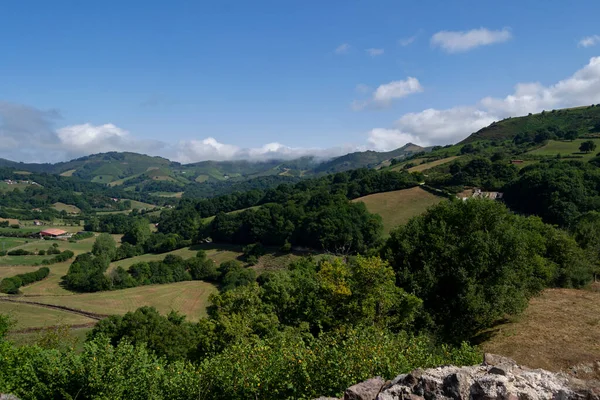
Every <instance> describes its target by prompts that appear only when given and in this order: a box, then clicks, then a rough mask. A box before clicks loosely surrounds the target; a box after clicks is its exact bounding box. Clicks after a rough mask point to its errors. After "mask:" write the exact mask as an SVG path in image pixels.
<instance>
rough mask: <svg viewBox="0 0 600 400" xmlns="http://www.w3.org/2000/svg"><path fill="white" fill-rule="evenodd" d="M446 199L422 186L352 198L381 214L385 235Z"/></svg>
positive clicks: (371, 210) (374, 212) (370, 210)
mask: <svg viewBox="0 0 600 400" xmlns="http://www.w3.org/2000/svg"><path fill="white" fill-rule="evenodd" d="M442 200H444V197H439V196H436V195H434V194H431V193H429V192H427V191H425V190H423V189H421V188H420V187H414V188H410V189H403V190H395V191H393V192H385V193H376V194H371V195H368V196H364V197H359V198H357V199H354V200H352V201H353V202H359V201H361V202H363V203H365V205H366V206H367V210H369V212H371V213H373V214H379V215H381V218H382V219H383V232H384V235H386V236H387V235H389V233H390V231H391V230H392V229H393V228H395V227H397V226H398V225H404V224H405V223H407V222H408V220H409V219H411V218H412V217H414V216H416V215H419V214H422V213H424V212H425V211H426V210H427V209H428V208H429V207H431V206H433V205H435V204H438V203H439V202H441V201H442Z"/></svg>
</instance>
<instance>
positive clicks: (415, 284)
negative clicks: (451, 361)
mask: <svg viewBox="0 0 600 400" xmlns="http://www.w3.org/2000/svg"><path fill="white" fill-rule="evenodd" d="M381 253H382V256H383V257H384V258H385V259H386V260H388V261H389V262H390V264H391V266H392V267H393V268H394V270H395V272H396V276H397V283H398V285H399V286H400V287H402V288H404V289H405V290H406V291H408V292H410V293H413V294H414V295H416V296H417V297H419V298H420V299H422V300H423V310H424V317H425V318H424V319H423V321H422V323H423V324H424V326H429V327H430V329H432V330H434V331H436V332H437V333H438V334H439V335H440V336H441V337H443V338H444V339H445V340H446V341H452V342H460V341H461V340H468V339H470V338H472V337H473V336H474V335H476V334H477V333H478V332H480V331H482V330H483V329H486V328H488V327H490V326H491V325H492V324H494V323H495V322H496V321H498V320H499V319H500V318H502V317H503V316H505V315H513V314H518V313H519V312H521V311H522V310H524V309H525V307H526V306H527V301H528V299H529V298H530V297H532V296H533V295H535V294H537V293H538V292H539V291H540V290H542V289H543V288H545V287H555V286H559V287H581V286H583V285H585V284H587V283H589V282H590V281H591V280H592V276H593V271H594V266H593V263H592V262H591V260H590V259H589V258H587V257H586V256H585V254H584V251H583V250H582V249H581V248H580V247H579V246H578V245H577V243H576V242H575V240H573V238H572V237H570V236H569V235H568V234H567V233H566V232H564V231H562V230H559V229H556V228H554V227H552V226H551V225H548V224H544V223H543V222H542V221H541V220H540V219H539V218H537V217H523V216H518V215H515V214H513V213H512V212H511V211H510V210H508V209H507V208H506V207H505V206H504V205H503V204H501V203H499V202H494V201H489V200H470V201H466V202H462V201H453V202H444V203H441V204H440V205H438V206H436V207H434V208H432V209H430V210H429V211H428V212H426V213H425V214H424V215H422V216H418V217H415V218H413V219H412V220H411V221H410V222H409V223H408V224H407V225H406V226H403V227H400V228H398V229H397V230H395V231H393V232H392V233H391V237H390V239H389V240H388V241H387V243H386V244H385V246H384V247H383V249H382V250H381Z"/></svg>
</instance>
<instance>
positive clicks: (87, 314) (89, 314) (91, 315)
mask: <svg viewBox="0 0 600 400" xmlns="http://www.w3.org/2000/svg"><path fill="white" fill-rule="evenodd" d="M0 301H4V302H9V303H21V304H33V305H36V306H39V307H46V308H51V309H54V310H60V311H66V312H70V313H72V314H79V315H82V316H84V317H88V318H91V319H95V320H96V321H100V320H101V319H104V318H107V317H109V316H110V315H109V314H96V313H92V312H87V311H83V310H78V309H76V308H70V307H64V306H57V305H53V304H45V303H38V302H37V301H20V300H15V299H11V298H6V297H0Z"/></svg>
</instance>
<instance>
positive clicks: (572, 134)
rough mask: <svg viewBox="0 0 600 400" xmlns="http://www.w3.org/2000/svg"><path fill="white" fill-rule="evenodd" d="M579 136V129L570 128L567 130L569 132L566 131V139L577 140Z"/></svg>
mask: <svg viewBox="0 0 600 400" xmlns="http://www.w3.org/2000/svg"><path fill="white" fill-rule="evenodd" d="M578 137H579V134H578V133H577V131H574V130H570V131H567V133H565V140H571V141H573V140H575V139H577V138H578Z"/></svg>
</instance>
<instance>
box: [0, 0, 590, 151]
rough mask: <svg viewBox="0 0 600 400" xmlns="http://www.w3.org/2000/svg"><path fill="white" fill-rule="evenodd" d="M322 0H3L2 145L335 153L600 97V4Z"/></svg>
mask: <svg viewBox="0 0 600 400" xmlns="http://www.w3.org/2000/svg"><path fill="white" fill-rule="evenodd" d="M322 3H323V2H317V1H312V0H311V1H303V2H300V1H291V2H276V1H267V0H260V1H255V2H252V3H249V2H242V1H223V2H217V3H215V2H205V1H201V2H190V1H172V2H169V3H168V4H167V3H164V2H158V1H150V2H144V3H139V2H117V1H114V0H110V1H106V2H102V3H91V2H69V1H56V2H45V1H41V0H38V1H7V2H3V3H2V5H1V6H0V12H1V13H2V15H3V17H4V18H3V23H2V24H1V25H0V49H2V52H1V53H0V54H1V58H0V157H2V158H7V159H11V160H15V161H25V162H55V161H65V160H68V159H71V158H75V157H79V156H82V155H87V154H90V153H98V152H105V151H134V152H141V153H147V154H151V155H160V156H163V157H166V158H169V159H172V160H175V161H180V162H196V161H202V160H208V159H212V160H233V159H250V160H262V159H269V158H283V159H289V158H296V157H300V156H305V155H313V156H317V157H323V158H326V157H331V156H337V155H341V154H345V153H348V152H351V151H356V150H366V149H372V150H377V151H387V150H392V149H395V148H398V147H401V146H402V145H404V144H406V143H408V142H412V143H415V144H418V145H424V146H427V145H434V144H442V145H443V144H449V143H455V142H457V141H459V140H461V139H463V138H464V137H466V136H468V135H469V134H471V133H472V132H474V131H477V130H478V129H480V128H482V127H484V126H486V125H489V124H490V123H491V122H493V121H497V120H500V119H503V118H506V117H509V116H520V115H526V114H528V113H530V112H533V113H535V112H540V111H542V110H551V109H555V108H562V107H573V106H579V105H588V104H595V103H600V29H598V28H597V23H596V22H597V21H596V15H598V14H599V13H600V3H598V2H594V1H591V0H584V1H581V2H578V3H577V7H574V6H572V5H570V4H567V3H562V2H555V3H546V4H545V5H544V7H543V8H540V7H533V6H532V7H529V5H527V4H523V3H522V2H517V1H515V0H510V1H506V2H502V3H497V4H489V3H485V4H484V3H475V2H467V1H465V2H458V3H456V2H452V4H451V2H439V1H435V2H434V1H422V2H419V3H418V4H416V3H415V4H410V5H408V4H405V3H399V2H397V1H388V0H385V1H377V2H359V1H350V2H348V1H341V0H335V1H331V2H326V4H322ZM565 21H577V23H565ZM557 27H560V29H557Z"/></svg>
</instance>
